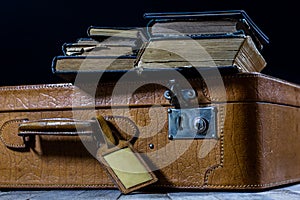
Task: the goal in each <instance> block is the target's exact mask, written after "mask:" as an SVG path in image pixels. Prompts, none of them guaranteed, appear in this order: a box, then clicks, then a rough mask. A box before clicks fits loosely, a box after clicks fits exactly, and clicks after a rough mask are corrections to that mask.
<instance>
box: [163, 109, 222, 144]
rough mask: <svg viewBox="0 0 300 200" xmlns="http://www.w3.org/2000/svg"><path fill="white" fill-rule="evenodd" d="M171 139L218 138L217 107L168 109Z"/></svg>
mask: <svg viewBox="0 0 300 200" xmlns="http://www.w3.org/2000/svg"><path fill="white" fill-rule="evenodd" d="M168 118H169V136H168V137H169V139H170V140H172V139H217V138H218V136H217V131H216V130H217V127H216V125H217V123H216V121H217V110H216V108H215V107H203V108H190V109H175V108H170V109H168Z"/></svg>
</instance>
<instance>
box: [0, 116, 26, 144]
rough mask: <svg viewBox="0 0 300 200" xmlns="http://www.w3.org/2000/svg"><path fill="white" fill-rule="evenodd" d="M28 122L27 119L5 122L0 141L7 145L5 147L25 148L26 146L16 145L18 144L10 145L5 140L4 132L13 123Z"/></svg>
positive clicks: (0, 131)
mask: <svg viewBox="0 0 300 200" xmlns="http://www.w3.org/2000/svg"><path fill="white" fill-rule="evenodd" d="M24 121H26V119H13V120H9V121H7V122H5V123H4V124H3V125H2V127H1V129H0V140H1V141H2V142H3V143H4V144H5V146H7V147H12V148H20V147H21V148H24V147H25V144H22V145H16V144H8V143H7V142H6V141H5V140H4V138H3V130H4V128H5V127H7V126H8V125H9V124H12V123H20V122H24Z"/></svg>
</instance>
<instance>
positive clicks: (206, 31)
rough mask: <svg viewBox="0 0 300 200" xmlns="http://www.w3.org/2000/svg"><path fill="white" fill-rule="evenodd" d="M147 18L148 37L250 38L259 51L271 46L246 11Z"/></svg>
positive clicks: (154, 14)
mask: <svg viewBox="0 0 300 200" xmlns="http://www.w3.org/2000/svg"><path fill="white" fill-rule="evenodd" d="M144 17H145V18H146V19H148V20H149V23H148V28H147V30H148V35H149V37H165V36H171V35H172V36H178V35H179V36H189V37H193V36H195V35H196V36H198V37H199V36H201V37H208V38H212V37H230V36H231V37H236V36H238V35H249V36H250V37H251V38H252V39H253V41H254V43H255V44H256V46H257V48H258V49H259V50H262V49H263V47H264V46H265V45H268V43H269V38H268V37H267V36H266V35H265V34H264V33H263V32H262V31H261V30H260V28H259V27H258V26H257V25H256V24H255V23H254V22H253V20H252V19H251V18H250V17H249V16H248V15H247V13H246V12H245V11H244V10H230V11H208V12H175V13H172V12H169V13H168V12H166V13H145V14H144Z"/></svg>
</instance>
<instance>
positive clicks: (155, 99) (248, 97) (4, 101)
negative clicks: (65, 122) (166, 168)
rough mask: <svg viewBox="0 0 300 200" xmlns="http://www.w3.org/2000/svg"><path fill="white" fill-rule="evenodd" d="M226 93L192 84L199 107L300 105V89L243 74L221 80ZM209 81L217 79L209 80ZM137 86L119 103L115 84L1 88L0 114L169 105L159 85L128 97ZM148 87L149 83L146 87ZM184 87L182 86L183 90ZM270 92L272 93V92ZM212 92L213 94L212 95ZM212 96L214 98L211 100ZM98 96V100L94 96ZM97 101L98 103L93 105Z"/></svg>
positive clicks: (120, 95) (196, 81)
mask: <svg viewBox="0 0 300 200" xmlns="http://www.w3.org/2000/svg"><path fill="white" fill-rule="evenodd" d="M222 78H223V81H224V86H225V89H226V97H224V96H218V94H219V95H220V94H222V93H221V92H218V91H221V90H220V85H219V84H217V82H216V85H210V88H207V86H206V84H205V83H204V82H203V80H201V79H193V80H191V81H190V82H191V85H192V86H193V87H194V89H196V90H197V93H198V101H199V103H200V104H207V103H211V102H220V100H224V99H225V100H226V101H227V102H269V103H277V104H285V105H291V106H299V105H300V86H299V85H295V84H292V83H289V82H286V81H283V80H280V79H275V78H273V77H269V76H266V75H263V74H260V73H242V74H237V75H225V76H223V77H222ZM207 79H214V77H210V78H207ZM155 82H157V83H158V84H159V83H161V84H164V85H167V83H168V80H165V81H155ZM137 84H143V83H142V82H141V83H135V82H128V83H126V84H125V83H124V84H122V85H121V88H119V90H120V91H123V92H122V93H118V101H117V102H112V98H111V95H112V91H113V89H114V86H115V84H114V83H103V84H102V85H100V87H99V88H98V89H97V91H93V93H92V94H89V92H87V91H88V89H87V91H86V90H85V88H90V86H89V85H85V86H82V87H81V88H80V89H79V88H78V87H77V86H73V85H72V84H48V85H47V84H46V85H24V86H6V87H0V94H1V95H0V111H19V110H29V109H30V110H47V109H49V108H50V109H71V108H72V106H74V107H77V108H88V107H94V106H96V107H99V108H100V107H108V106H111V105H113V106H129V105H130V106H152V105H165V106H168V105H169V102H168V101H167V100H166V99H165V98H164V96H163V93H164V92H165V90H166V88H165V87H163V86H161V85H158V84H155V85H154V84H152V85H151V84H148V85H147V86H146V87H144V88H143V87H142V88H139V89H138V90H137V91H136V92H135V93H134V94H133V95H131V94H130V95H128V94H127V93H126V91H128V90H129V89H128V88H130V87H131V86H136V85H137ZM144 84H146V83H144ZM184 87H185V86H184V85H182V88H184ZM270 88H271V89H270ZM212 91H213V92H212ZM211 93H213V94H215V96H211ZM95 94H96V96H95ZM94 100H95V101H94Z"/></svg>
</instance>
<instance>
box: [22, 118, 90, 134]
mask: <svg viewBox="0 0 300 200" xmlns="http://www.w3.org/2000/svg"><path fill="white" fill-rule="evenodd" d="M93 123H95V121H94V120H86V121H83V120H75V119H68V118H52V119H41V120H35V121H28V120H26V121H24V122H22V123H20V124H19V128H18V135H19V136H23V137H26V136H34V135H49V136H50V135H55V136H74V135H91V134H92V133H93V129H92V124H93Z"/></svg>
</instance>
